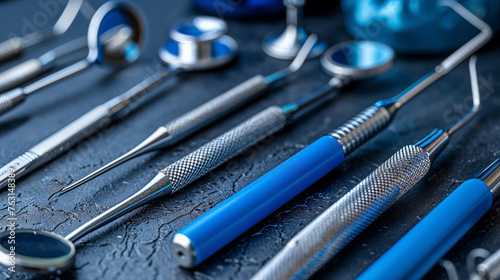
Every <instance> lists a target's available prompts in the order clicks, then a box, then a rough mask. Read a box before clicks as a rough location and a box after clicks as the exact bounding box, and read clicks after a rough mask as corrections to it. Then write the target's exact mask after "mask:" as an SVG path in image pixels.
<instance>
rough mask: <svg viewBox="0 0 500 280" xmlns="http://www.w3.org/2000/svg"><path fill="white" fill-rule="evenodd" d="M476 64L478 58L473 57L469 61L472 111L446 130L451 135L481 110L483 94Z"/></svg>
mask: <svg viewBox="0 0 500 280" xmlns="http://www.w3.org/2000/svg"><path fill="white" fill-rule="evenodd" d="M476 62H477V56H475V55H473V56H472V57H471V58H470V60H469V72H470V82H471V87H472V101H473V105H472V109H471V110H470V111H469V112H467V113H466V114H465V115H464V116H462V117H461V118H460V119H459V120H458V121H456V122H455V123H454V124H452V125H451V126H450V127H448V128H447V129H446V131H447V132H448V134H449V135H451V134H453V133H454V132H455V131H457V130H458V129H460V128H461V127H462V126H463V125H464V124H466V123H467V122H468V121H470V119H472V118H473V117H474V116H475V115H476V114H477V112H478V111H479V109H480V108H481V94H480V92H479V83H478V79H477V69H476Z"/></svg>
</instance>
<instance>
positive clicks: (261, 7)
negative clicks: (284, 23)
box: [193, 0, 285, 18]
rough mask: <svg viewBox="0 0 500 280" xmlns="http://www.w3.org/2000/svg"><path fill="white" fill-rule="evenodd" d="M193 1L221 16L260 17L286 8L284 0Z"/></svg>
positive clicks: (203, 8)
mask: <svg viewBox="0 0 500 280" xmlns="http://www.w3.org/2000/svg"><path fill="white" fill-rule="evenodd" d="M193 3H194V4H195V5H196V6H198V7H199V8H200V9H202V10H204V11H206V12H209V13H211V14H214V15H216V16H219V17H225V16H231V17H246V18H249V17H259V16H266V15H272V14H276V13H279V12H282V11H283V10H285V6H284V5H283V0H193Z"/></svg>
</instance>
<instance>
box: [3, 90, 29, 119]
mask: <svg viewBox="0 0 500 280" xmlns="http://www.w3.org/2000/svg"><path fill="white" fill-rule="evenodd" d="M25 99H26V95H25V94H24V91H23V89H22V88H16V89H13V90H11V91H8V92H5V93H0V116H2V115H3V114H5V113H7V112H8V111H10V110H11V109H12V108H14V107H15V106H17V105H19V104H20V103H21V102H23V101H24V100H25Z"/></svg>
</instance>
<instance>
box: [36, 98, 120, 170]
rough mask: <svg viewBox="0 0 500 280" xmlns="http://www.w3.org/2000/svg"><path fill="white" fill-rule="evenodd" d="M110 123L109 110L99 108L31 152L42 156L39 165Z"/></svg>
mask: <svg viewBox="0 0 500 280" xmlns="http://www.w3.org/2000/svg"><path fill="white" fill-rule="evenodd" d="M110 122H111V117H110V113H109V108H108V107H107V106H103V105H101V106H98V107H96V108H94V109H92V110H91V111H89V112H87V113H86V114H85V115H83V116H81V117H80V118H78V119H76V120H75V121H73V122H72V123H70V124H68V125H67V126H65V127H63V128H62V129H60V130H59V131H57V132H56V133H54V134H52V135H51V136H49V137H48V138H46V139H45V140H43V141H42V142H40V143H38V144H37V145H36V146H34V147H33V148H31V149H30V150H29V152H32V153H34V154H36V155H38V156H40V158H39V159H38V161H39V162H38V161H37V163H42V162H46V161H48V160H50V159H52V158H54V157H55V156H57V155H59V154H60V153H62V152H64V151H66V150H67V149H69V148H70V147H71V146H73V145H74V144H76V143H77V142H79V141H81V140H82V139H84V138H86V137H88V136H90V135H91V134H93V133H94V132H96V131H97V130H99V129H100V128H102V127H104V126H106V125H108V124H109V123H110Z"/></svg>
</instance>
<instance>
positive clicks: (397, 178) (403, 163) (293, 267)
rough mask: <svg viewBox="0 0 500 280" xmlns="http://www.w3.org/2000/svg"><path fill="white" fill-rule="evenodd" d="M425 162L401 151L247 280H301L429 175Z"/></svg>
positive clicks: (414, 150)
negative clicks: (250, 279)
mask: <svg viewBox="0 0 500 280" xmlns="http://www.w3.org/2000/svg"><path fill="white" fill-rule="evenodd" d="M430 166H431V160H430V158H429V155H428V154H427V152H426V151H425V150H424V149H422V148H420V147H417V146H414V145H409V146H405V147H404V148H402V149H401V150H399V151H398V152H397V153H396V154H394V155H393V156H392V157H391V158H390V159H389V160H387V161H386V162H385V163H384V164H382V165H381V166H380V167H379V168H377V169H376V170H375V171H374V172H373V173H371V174H370V175H369V176H368V177H366V178H365V179H364V180H363V181H361V182H360V183H359V184H358V185H357V186H356V187H354V188H353V189H352V190H351V191H349V193H347V194H346V195H344V196H343V197H342V198H341V199H340V200H339V201H337V202H336V203H335V204H334V205H332V206H330V207H329V208H328V209H327V210H326V211H325V212H323V213H322V214H321V215H320V216H318V217H317V218H316V219H314V221H312V222H311V223H310V224H309V225H307V226H306V227H305V228H304V229H303V230H301V231H300V232H299V233H298V234H297V235H295V237H293V238H292V240H290V242H289V243H288V244H287V245H286V247H285V248H283V250H281V251H280V252H279V253H278V254H277V255H276V256H275V257H274V258H273V259H272V260H271V261H269V262H268V263H267V264H266V265H265V266H264V267H263V268H262V269H261V270H260V271H259V272H258V273H257V274H256V275H255V276H254V277H253V278H252V279H291V278H293V279H306V278H308V277H310V276H312V274H314V273H315V272H316V271H317V270H319V269H320V268H321V267H322V266H323V265H324V264H325V263H326V262H328V261H329V260H330V259H331V258H332V257H333V256H334V255H335V254H337V253H338V252H339V251H340V250H341V249H342V248H343V247H344V246H345V245H346V244H348V243H349V242H350V241H351V240H352V239H353V238H354V237H356V236H357V235H358V234H359V233H361V232H362V231H363V230H364V229H365V228H366V227H367V226H368V225H370V224H371V223H372V222H373V221H374V220H375V219H376V218H377V217H379V216H380V215H381V214H382V213H383V212H384V211H386V210H387V209H388V208H389V207H390V206H391V205H393V204H394V203H395V202H396V201H397V200H398V199H399V198H401V197H402V196H403V195H404V194H406V193H407V192H408V191H409V190H410V189H411V188H412V187H414V186H415V185H416V184H417V182H419V181H420V180H421V179H422V178H423V177H424V176H425V174H427V172H428V171H429V168H430Z"/></svg>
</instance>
